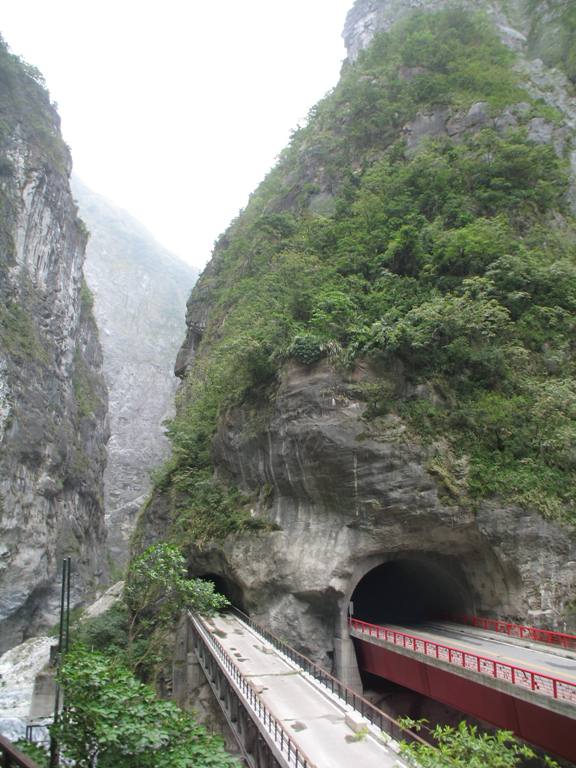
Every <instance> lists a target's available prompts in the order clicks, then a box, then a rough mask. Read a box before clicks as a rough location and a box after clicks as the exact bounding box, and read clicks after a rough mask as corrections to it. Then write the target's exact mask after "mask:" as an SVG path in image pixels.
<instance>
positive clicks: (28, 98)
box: [0, 36, 69, 173]
mask: <svg viewBox="0 0 576 768" xmlns="http://www.w3.org/2000/svg"><path fill="white" fill-rule="evenodd" d="M0 114H2V115H3V117H1V118H0V142H1V141H2V139H3V138H4V136H6V135H8V134H9V133H10V132H11V130H12V121H13V120H14V119H16V120H17V121H18V125H19V130H20V131H22V133H23V138H24V139H25V140H26V141H28V142H29V143H30V144H32V145H33V146H37V147H41V148H42V149H43V150H44V152H45V157H46V159H47V160H48V161H49V162H50V163H51V164H52V165H53V167H54V168H56V169H57V170H58V171H59V172H61V173H65V172H66V170H67V168H68V165H69V152H68V149H67V147H66V145H65V144H64V142H63V140H62V137H61V136H60V133H59V119H58V116H57V114H56V111H55V109H54V108H53V107H52V105H51V103H50V97H49V95H48V92H47V90H46V88H45V83H44V79H43V77H42V75H41V74H40V72H39V71H38V70H37V69H36V67H33V66H32V65H30V64H27V63H26V62H25V61H23V59H21V58H20V57H19V56H15V55H14V54H12V53H10V52H9V49H8V46H7V45H6V43H5V42H4V40H3V39H2V37H1V36H0Z"/></svg>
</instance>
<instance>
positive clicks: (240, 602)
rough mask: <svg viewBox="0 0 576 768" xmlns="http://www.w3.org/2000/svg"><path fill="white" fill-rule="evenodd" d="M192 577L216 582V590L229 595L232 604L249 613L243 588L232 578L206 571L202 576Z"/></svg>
mask: <svg viewBox="0 0 576 768" xmlns="http://www.w3.org/2000/svg"><path fill="white" fill-rule="evenodd" d="M192 578H196V579H201V580H202V581H211V582H212V583H213V584H214V589H215V590H216V592H219V593H220V594H221V595H224V597H227V598H228V600H230V602H231V603H232V605H234V606H235V607H236V608H239V609H240V610H241V611H243V612H244V613H246V614H248V611H247V610H246V606H245V603H244V595H243V594H242V590H241V588H240V587H239V586H238V585H237V584H235V583H234V582H233V581H231V580H230V579H227V578H226V577H225V576H221V575H220V574H217V573H204V574H202V575H201V576H194V577H192Z"/></svg>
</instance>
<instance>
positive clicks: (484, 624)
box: [453, 616, 576, 651]
mask: <svg viewBox="0 0 576 768" xmlns="http://www.w3.org/2000/svg"><path fill="white" fill-rule="evenodd" d="M453 620H454V621H456V622H458V623H459V624H468V625H469V626H471V627H479V628H480V629H487V630H490V631H491V632H499V633H501V634H504V635H508V637H517V638H520V639H521V640H531V641H532V642H535V643H546V644H547V645H555V646H557V647H558V648H565V649H566V650H571V651H576V635H568V634H566V633H565V632H553V631H552V630H550V629H538V628H537V627H528V626H525V625H524V624H514V622H512V621H503V620H502V619H484V618H481V617H480V616H455V617H454V619H453Z"/></svg>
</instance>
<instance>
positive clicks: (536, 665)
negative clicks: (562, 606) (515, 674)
mask: <svg viewBox="0 0 576 768" xmlns="http://www.w3.org/2000/svg"><path fill="white" fill-rule="evenodd" d="M382 626H385V627H386V628H388V629H394V630H396V631H397V632H405V633H406V634H408V635H416V636H418V637H422V638H423V639H425V640H432V641H434V642H436V643H440V644H444V645H447V646H450V647H452V648H455V649H457V650H462V651H469V652H470V653H475V654H476V655H477V656H484V657H486V658H488V659H495V660H497V661H501V662H503V663H505V664H511V665H513V666H517V667H522V668H523V669H528V670H530V671H531V672H538V673H540V674H543V675H549V676H550V677H555V678H560V679H562V680H566V681H567V682H570V683H576V653H574V652H573V651H566V650H559V649H557V648H552V649H548V648H547V647H546V645H544V644H540V643H523V644H522V645H518V644H517V643H515V642H514V638H508V637H507V636H505V635H501V634H496V633H494V632H488V631H486V630H483V629H479V628H477V627H468V626H464V625H461V624H452V623H449V622H429V623H426V624H414V625H412V626H395V625H391V624H385V625H382Z"/></svg>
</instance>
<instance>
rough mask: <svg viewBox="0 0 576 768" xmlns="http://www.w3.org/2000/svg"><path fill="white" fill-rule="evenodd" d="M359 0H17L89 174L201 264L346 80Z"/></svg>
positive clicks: (8, 35)
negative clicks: (344, 67)
mask: <svg viewBox="0 0 576 768" xmlns="http://www.w3.org/2000/svg"><path fill="white" fill-rule="evenodd" d="M352 4H353V0H218V2H213V1H212V2H211V0H203V2H198V1H197V0H163V1H162V2H159V0H99V1H98V2H94V0H91V1H90V2H88V1H87V0H3V1H2V14H1V16H0V31H1V32H2V34H3V36H4V38H5V40H6V42H7V43H8V44H9V45H10V47H11V49H12V51H13V52H14V53H17V54H19V55H21V56H23V57H24V58H25V59H26V60H27V61H28V62H30V63H31V64H34V65H35V66H37V67H38V68H39V69H40V71H41V72H42V73H43V74H44V76H45V78H46V82H47V85H48V87H49V89H50V93H51V96H52V99H53V100H54V101H56V102H57V103H58V107H59V112H60V115H61V117H62V130H63V133H64V139H65V140H66V141H67V143H68V144H69V145H70V147H71V148H72V155H73V158H74V168H75V171H76V172H77V173H78V175H79V176H80V178H81V179H82V180H83V181H84V182H85V183H86V184H87V185H88V186H89V187H91V188H92V189H93V190H94V191H95V192H99V193H100V194H102V195H104V196H105V197H107V198H109V199H110V200H112V201H113V202H115V203H116V204H118V205H120V206H121V207H123V208H125V209H126V210H128V211H129V212H130V213H131V214H132V215H133V216H135V217H136V218H137V219H139V220H140V221H141V223H142V224H144V225H145V226H146V227H147V228H148V229H149V230H150V231H151V232H152V233H153V235H154V236H155V237H156V239H157V240H159V241H160V242H161V243H163V244H164V245H165V246H167V247H168V248H169V249H171V250H172V251H173V252H174V253H176V254H177V255H179V256H180V257H181V258H183V259H185V260H186V261H188V262H190V263H192V264H193V265H194V266H196V267H198V268H201V267H203V266H204V264H205V263H206V261H207V260H208V258H209V255H210V251H211V249H212V244H213V242H214V240H215V239H216V237H217V236H218V235H219V234H220V233H221V232H222V231H223V230H224V229H225V228H226V226H227V225H228V223H229V222H230V220H231V219H232V218H233V217H234V216H235V215H236V214H237V213H238V211H239V210H240V208H242V207H244V205H245V204H246V201H247V199H248V195H249V194H250V192H251V191H252V190H253V189H254V188H255V187H256V185H257V184H258V182H259V181H261V179H262V178H263V177H264V175H265V173H266V172H267V171H268V169H269V168H271V167H272V165H273V164H274V161H275V158H276V156H277V155H278V154H279V152H280V151H281V150H282V148H283V147H284V146H285V144H286V143H287V141H288V138H289V135H290V131H291V130H292V129H293V128H295V127H296V125H297V124H298V122H299V121H300V122H303V119H304V117H305V115H306V113H307V112H308V109H309V108H310V107H311V106H312V105H313V104H314V103H315V102H316V101H318V99H320V98H321V97H322V96H323V95H324V94H325V93H326V92H327V91H328V90H329V89H330V88H332V87H333V86H334V85H336V82H337V80H338V74H339V71H340V66H341V63H342V60H343V58H344V56H345V51H344V47H343V43H342V40H341V32H342V29H343V26H344V20H345V16H346V12H347V11H348V10H349V8H350V7H351V6H352Z"/></svg>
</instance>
